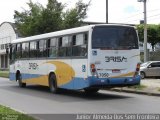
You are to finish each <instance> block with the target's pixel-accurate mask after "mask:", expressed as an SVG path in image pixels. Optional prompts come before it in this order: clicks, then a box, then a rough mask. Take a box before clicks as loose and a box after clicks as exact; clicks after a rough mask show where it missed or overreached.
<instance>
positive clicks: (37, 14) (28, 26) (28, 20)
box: [14, 0, 44, 36]
mask: <svg viewBox="0 0 160 120" xmlns="http://www.w3.org/2000/svg"><path fill="white" fill-rule="evenodd" d="M27 4H28V6H29V10H24V11H23V12H18V11H15V14H14V19H15V24H16V25H17V29H18V30H19V31H20V33H21V34H22V36H31V35H35V34H39V26H38V25H39V20H40V19H41V17H42V11H43V9H44V8H43V6H42V5H41V4H38V3H37V4H35V3H33V2H32V1H31V0H30V2H29V3H27Z"/></svg>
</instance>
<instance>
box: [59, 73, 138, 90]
mask: <svg viewBox="0 0 160 120" xmlns="http://www.w3.org/2000/svg"><path fill="white" fill-rule="evenodd" d="M139 83H140V76H137V77H135V78H133V77H125V78H96V77H89V78H88V79H86V80H84V78H74V79H73V80H72V81H70V82H69V83H67V84H65V85H62V86H60V88H65V89H77V90H78V89H83V88H87V87H91V86H98V85H99V86H107V85H108V86H114V85H134V84H139Z"/></svg>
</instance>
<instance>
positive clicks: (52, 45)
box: [48, 38, 58, 57]
mask: <svg viewBox="0 0 160 120" xmlns="http://www.w3.org/2000/svg"><path fill="white" fill-rule="evenodd" d="M49 41H50V42H49V43H48V44H49V45H48V47H49V50H48V51H49V57H57V54H58V41H57V38H51V39H49Z"/></svg>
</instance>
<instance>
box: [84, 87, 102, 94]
mask: <svg viewBox="0 0 160 120" xmlns="http://www.w3.org/2000/svg"><path fill="white" fill-rule="evenodd" d="M84 91H85V93H87V94H94V93H97V92H98V91H99V88H85V89H84Z"/></svg>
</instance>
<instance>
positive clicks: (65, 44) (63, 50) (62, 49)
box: [58, 36, 71, 57]
mask: <svg viewBox="0 0 160 120" xmlns="http://www.w3.org/2000/svg"><path fill="white" fill-rule="evenodd" d="M70 46H71V37H70V36H64V37H61V38H59V54H58V55H59V57H66V56H71V47H70Z"/></svg>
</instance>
